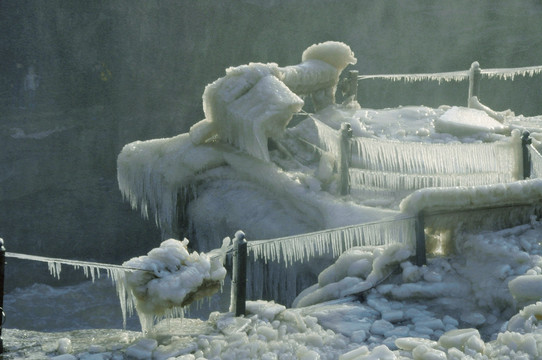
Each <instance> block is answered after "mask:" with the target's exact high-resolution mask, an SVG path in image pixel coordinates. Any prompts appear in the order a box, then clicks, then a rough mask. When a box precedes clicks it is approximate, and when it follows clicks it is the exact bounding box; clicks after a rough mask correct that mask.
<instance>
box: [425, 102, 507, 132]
mask: <svg viewBox="0 0 542 360" xmlns="http://www.w3.org/2000/svg"><path fill="white" fill-rule="evenodd" d="M495 116H496V115H495ZM435 130H436V131H438V132H447V133H453V134H456V135H459V136H465V135H470V134H475V133H479V132H484V133H491V132H495V133H505V132H507V131H509V130H508V127H507V126H505V125H503V124H502V121H501V122H499V121H497V120H495V119H494V117H490V116H489V115H488V114H487V111H482V110H478V109H473V108H472V106H471V107H470V108H462V107H457V106H453V107H452V108H451V109H449V110H447V111H446V112H445V113H444V114H443V115H442V116H441V117H439V118H438V119H437V120H436V121H435Z"/></svg>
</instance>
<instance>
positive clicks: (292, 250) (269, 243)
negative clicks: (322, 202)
mask: <svg viewBox="0 0 542 360" xmlns="http://www.w3.org/2000/svg"><path fill="white" fill-rule="evenodd" d="M414 222H415V218H414V217H413V216H405V217H403V218H399V219H397V218H393V219H390V220H383V221H379V222H371V223H365V224H359V225H352V226H347V227H342V228H336V229H330V230H324V231H320V232H314V233H308V234H301V235H296V236H289V237H284V238H279V239H273V240H256V241H250V242H249V244H248V249H249V250H250V251H251V252H252V254H253V255H254V258H255V259H256V260H258V259H263V260H264V262H265V263H268V262H269V261H274V262H281V261H284V263H285V266H286V267H288V266H291V265H292V264H293V263H294V262H301V263H303V262H305V261H309V260H310V259H311V258H313V257H318V256H322V255H325V254H330V253H331V254H332V256H333V257H334V258H337V257H338V256H339V255H340V254H342V253H343V252H344V251H345V250H348V249H350V248H352V247H354V246H381V245H391V244H395V243H405V244H414V241H415V234H414Z"/></svg>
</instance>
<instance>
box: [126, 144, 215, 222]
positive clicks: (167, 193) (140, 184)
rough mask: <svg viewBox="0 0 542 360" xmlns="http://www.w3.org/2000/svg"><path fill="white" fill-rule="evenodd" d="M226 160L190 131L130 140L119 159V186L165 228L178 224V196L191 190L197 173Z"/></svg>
mask: <svg viewBox="0 0 542 360" xmlns="http://www.w3.org/2000/svg"><path fill="white" fill-rule="evenodd" d="M223 163H224V160H223V159H222V156H221V153H220V151H218V150H217V149H215V148H213V147H211V146H205V145H203V146H198V147H196V146H195V145H194V144H193V143H192V141H191V140H190V136H189V134H182V135H178V136H175V137H172V138H167V139H154V140H148V141H136V142H133V143H130V144H127V145H126V146H124V148H123V149H122V151H121V153H120V154H119V156H118V159H117V178H118V183H119V189H120V191H121V192H122V195H123V196H124V198H126V199H128V200H129V201H130V204H131V205H132V207H133V208H137V207H139V208H140V209H141V213H142V214H143V215H144V216H145V217H148V216H149V210H150V212H151V213H152V214H153V215H154V217H155V220H156V223H157V224H158V225H160V227H161V228H162V230H170V229H172V228H174V226H175V224H176V219H177V216H176V215H177V196H178V195H179V194H182V193H183V192H184V193H186V192H189V190H190V187H191V185H192V184H193V181H195V179H196V176H197V175H198V174H199V173H200V172H202V171H204V170H208V169H211V168H214V167H217V166H220V165H222V164H223Z"/></svg>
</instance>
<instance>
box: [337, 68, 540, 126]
mask: <svg viewBox="0 0 542 360" xmlns="http://www.w3.org/2000/svg"><path fill="white" fill-rule="evenodd" d="M540 73H542V65H537V66H526V67H518V68H501V69H481V68H480V64H479V63H478V62H477V61H475V62H473V63H472V64H471V67H470V69H469V70H460V71H451V72H438V73H419V74H374V75H357V74H358V72H357V71H351V73H350V76H349V77H348V79H346V80H345V81H343V83H342V90H343V93H345V94H346V98H347V99H353V98H356V96H357V81H360V80H367V79H383V80H390V81H404V82H418V81H437V82H438V83H439V84H441V83H442V82H452V81H453V82H458V81H464V80H468V81H469V93H468V101H467V104H468V107H472V108H477V109H480V110H484V111H488V114H489V115H490V116H492V117H495V118H497V119H498V118H499V117H500V116H499V114H498V113H496V112H494V111H492V110H491V109H489V108H487V107H486V106H484V105H482V104H481V103H480V102H479V100H478V98H479V92H480V81H481V79H482V77H485V78H488V79H493V78H497V79H502V80H508V79H510V80H514V78H515V77H516V76H523V77H526V76H530V77H532V76H534V75H537V74H540ZM354 82H356V83H355V84H354Z"/></svg>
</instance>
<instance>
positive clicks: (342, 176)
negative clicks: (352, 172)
mask: <svg viewBox="0 0 542 360" xmlns="http://www.w3.org/2000/svg"><path fill="white" fill-rule="evenodd" d="M351 138H352V127H351V126H350V124H349V123H342V124H341V154H340V161H339V193H340V194H341V195H348V194H349V193H350V179H349V174H348V167H349V164H350V157H351V149H350V139H351Z"/></svg>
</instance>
